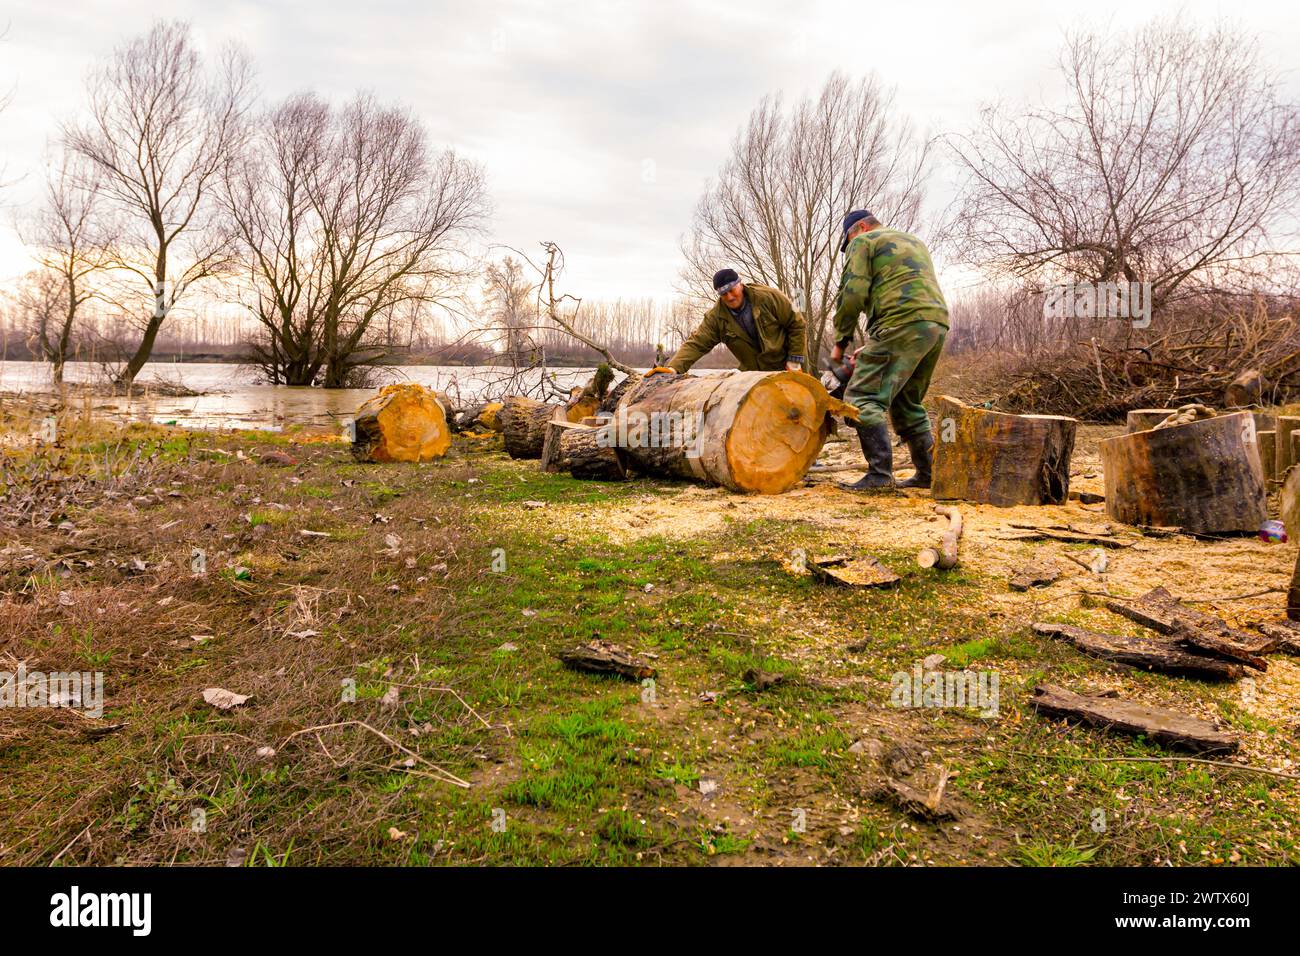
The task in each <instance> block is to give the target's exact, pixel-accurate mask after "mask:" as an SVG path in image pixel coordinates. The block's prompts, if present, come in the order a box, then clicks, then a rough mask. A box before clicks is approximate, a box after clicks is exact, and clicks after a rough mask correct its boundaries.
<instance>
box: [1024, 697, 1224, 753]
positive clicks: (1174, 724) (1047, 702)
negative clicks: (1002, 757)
mask: <svg viewBox="0 0 1300 956" xmlns="http://www.w3.org/2000/svg"><path fill="white" fill-rule="evenodd" d="M1029 703H1030V704H1031V705H1032V706H1033V707H1034V709H1035V710H1037V711H1038V712H1039V713H1040V714H1044V715H1045V716H1048V717H1065V718H1069V719H1072V720H1079V721H1082V722H1083V723H1085V724H1089V725H1091V726H1093V727H1100V728H1101V729H1103V730H1112V731H1115V732H1117V733H1122V734H1133V735H1138V734H1141V735H1142V736H1145V737H1147V738H1149V739H1151V740H1154V741H1156V742H1158V743H1160V744H1163V745H1164V746H1166V747H1177V748H1179V749H1181V750H1190V751H1192V752H1193V753H1233V752H1235V751H1236V749H1237V746H1238V738H1237V736H1236V735H1235V734H1232V733H1229V732H1227V731H1224V730H1219V729H1218V728H1217V727H1215V726H1214V725H1213V724H1211V723H1210V722H1209V721H1205V720H1200V719H1198V718H1196V717H1188V716H1187V715H1186V714H1180V713H1179V712H1178V711H1176V710H1168V709H1166V708H1163V707H1150V706H1148V705H1146V704H1139V703H1137V702H1135V701H1130V700H1122V699H1119V698H1110V697H1085V696H1084V695H1082V694H1076V693H1074V692H1073V691H1069V690H1066V689H1065V688H1064V687H1056V686H1054V685H1052V684H1039V685H1038V686H1037V687H1035V688H1034V696H1033V697H1031V698H1030V700H1029Z"/></svg>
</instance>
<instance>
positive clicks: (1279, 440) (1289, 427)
mask: <svg viewBox="0 0 1300 956" xmlns="http://www.w3.org/2000/svg"><path fill="white" fill-rule="evenodd" d="M1294 431H1300V416H1295V415H1279V416H1278V417H1277V428H1276V432H1277V435H1276V437H1275V438H1274V439H1273V455H1274V458H1273V480H1274V481H1286V473H1287V470H1288V469H1289V468H1290V467H1291V466H1292V465H1294V464H1295V445H1293V444H1292V443H1291V433H1292V432H1294Z"/></svg>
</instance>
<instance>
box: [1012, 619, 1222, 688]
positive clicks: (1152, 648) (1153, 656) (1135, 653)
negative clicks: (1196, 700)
mask: <svg viewBox="0 0 1300 956" xmlns="http://www.w3.org/2000/svg"><path fill="white" fill-rule="evenodd" d="M1033 630H1034V633H1035V634H1042V635H1044V636H1045V637H1058V638H1062V639H1064V640H1066V641H1069V642H1070V643H1071V644H1073V645H1074V646H1075V647H1076V648H1078V649H1079V650H1080V651H1082V652H1083V653H1085V654H1087V655H1088V656H1089V657H1096V658H1098V659H1100V660H1104V661H1114V662H1115V663H1117V664H1128V665H1129V666H1130V667H1137V668H1141V669H1142V670H1146V671H1160V672H1161V673H1165V674H1177V675H1179V676H1182V677H1200V678H1203V679H1209V680H1236V679H1237V678H1239V677H1241V675H1242V674H1244V673H1245V671H1244V669H1243V667H1242V665H1241V664H1239V663H1236V662H1234V661H1224V660H1220V659H1219V658H1217V657H1207V656H1205V655H1204V654H1197V653H1193V652H1191V651H1187V650H1183V649H1182V648H1181V647H1178V646H1177V645H1176V644H1175V643H1174V642H1173V641H1171V640H1168V639H1166V638H1139V637H1129V636H1128V635H1127V634H1099V633H1097V632H1096V631H1089V630H1086V629H1085V628H1082V627H1075V626H1074V625H1073V624H1034V625H1033Z"/></svg>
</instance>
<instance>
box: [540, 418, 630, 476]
mask: <svg viewBox="0 0 1300 956" xmlns="http://www.w3.org/2000/svg"><path fill="white" fill-rule="evenodd" d="M558 446H559V447H558V450H557V452H556V456H555V467H556V470H557V471H567V472H568V473H569V474H571V475H573V477H574V478H581V479H583V480H584V481H623V480H624V479H626V478H627V462H628V459H627V454H626V452H624V451H623V449H621V448H618V447H616V446H615V444H614V441H613V437H612V434H611V433H609V432H606V431H605V426H601V427H599V428H586V427H584V426H582V425H574V424H571V423H566V424H565V425H562V426H560V432H559V439H558Z"/></svg>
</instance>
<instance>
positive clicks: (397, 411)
mask: <svg viewBox="0 0 1300 956" xmlns="http://www.w3.org/2000/svg"><path fill="white" fill-rule="evenodd" d="M353 422H354V424H355V437H354V440H353V442H352V456H353V457H354V458H356V459H357V461H375V462H382V461H431V460H433V459H435V458H441V457H442V456H443V455H445V454H446V453H447V449H448V448H450V447H451V426H450V425H448V424H447V407H446V405H445V404H444V403H443V401H442V400H441V399H440V398H439V397H438V396H437V395H436V394H435V393H434V392H432V391H430V390H429V389H427V388H425V387H424V386H423V385H416V384H414V383H409V382H408V383H403V384H400V385H385V386H384V387H383V388H381V389H380V390H379V394H378V395H375V396H374V397H373V398H370V399H368V400H366V401H365V402H364V403H363V404H362V405H361V407H360V408H358V409H357V413H356V415H355V416H354V417H353Z"/></svg>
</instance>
